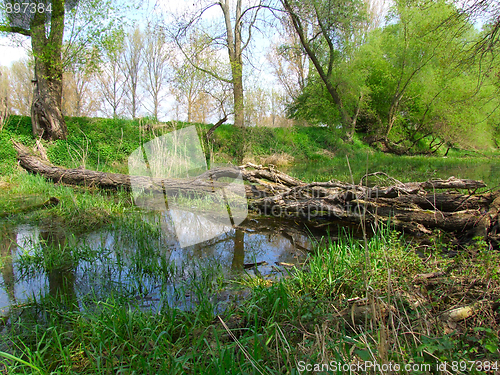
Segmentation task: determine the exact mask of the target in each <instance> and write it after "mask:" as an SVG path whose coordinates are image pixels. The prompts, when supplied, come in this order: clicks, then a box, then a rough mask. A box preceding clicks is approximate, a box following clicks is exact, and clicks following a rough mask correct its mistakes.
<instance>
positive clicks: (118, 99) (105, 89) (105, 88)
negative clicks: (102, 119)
mask: <svg viewBox="0 0 500 375" xmlns="http://www.w3.org/2000/svg"><path fill="white" fill-rule="evenodd" d="M123 51H124V33H123V31H121V30H116V31H115V32H113V33H112V35H111V36H110V37H109V38H107V40H106V41H105V43H104V51H103V53H102V58H101V59H102V60H101V64H100V73H99V87H100V92H101V95H102V102H103V104H104V108H103V110H104V112H105V113H106V114H107V115H111V116H113V118H116V117H118V116H120V115H121V114H122V113H123V110H122V107H121V104H123V103H122V101H123V98H124V96H125V82H126V79H125V75H124V74H123V70H122V68H121V67H122V58H123ZM110 107H111V110H110V111H109V108H110Z"/></svg>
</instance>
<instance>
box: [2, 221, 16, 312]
mask: <svg viewBox="0 0 500 375" xmlns="http://www.w3.org/2000/svg"><path fill="white" fill-rule="evenodd" d="M16 239H17V234H16V231H15V229H14V228H12V227H8V226H6V225H4V226H2V227H0V265H1V267H0V268H1V272H2V278H3V285H4V289H5V292H6V293H7V297H8V298H9V302H10V303H11V304H14V303H15V302H16V296H15V293H14V284H15V282H14V266H13V262H12V251H13V249H15V248H16V246H17V242H16Z"/></svg>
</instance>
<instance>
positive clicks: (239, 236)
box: [231, 229, 245, 271]
mask: <svg viewBox="0 0 500 375" xmlns="http://www.w3.org/2000/svg"><path fill="white" fill-rule="evenodd" d="M244 260H245V232H243V231H242V230H239V229H235V234H234V253H233V262H232V264H231V268H232V269H233V270H235V271H241V270H243V262H244Z"/></svg>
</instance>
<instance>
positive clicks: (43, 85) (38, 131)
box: [31, 1, 68, 140]
mask: <svg viewBox="0 0 500 375" xmlns="http://www.w3.org/2000/svg"><path fill="white" fill-rule="evenodd" d="M52 8H53V9H52V10H53V13H52V18H51V24H50V34H49V36H48V37H47V36H46V23H45V21H46V19H45V14H44V13H43V12H37V13H35V17H34V20H33V23H32V27H31V47H32V50H33V55H34V57H35V79H34V81H33V83H34V90H33V102H32V104H31V122H32V126H33V135H34V136H37V137H40V136H41V137H42V138H44V139H48V140H55V139H66V137H67V135H68V129H67V127H66V122H65V121H64V117H63V114H62V87H63V86H62V75H63V74H62V73H63V68H62V59H61V51H62V41H63V32H64V2H60V1H54V2H53V6H52Z"/></svg>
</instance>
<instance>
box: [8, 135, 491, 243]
mask: <svg viewBox="0 0 500 375" xmlns="http://www.w3.org/2000/svg"><path fill="white" fill-rule="evenodd" d="M14 145H15V147H16V149H17V152H18V159H19V162H20V164H21V166H22V167H23V168H25V169H26V170H28V171H29V172H32V173H37V174H41V175H43V176H45V177H47V178H49V179H51V180H53V181H54V182H63V183H66V184H78V185H87V186H96V187H101V188H115V189H116V188H125V189H130V188H131V181H134V183H136V184H140V185H141V186H143V187H144V189H145V190H146V191H148V190H150V191H161V192H165V191H177V192H179V191H182V192H184V193H190V192H203V193H211V192H213V191H214V189H217V188H219V187H220V188H222V187H224V188H225V189H231V185H230V184H228V183H227V182H222V181H223V180H221V179H222V178H224V177H233V178H234V177H236V176H237V175H238V174H239V173H241V176H242V178H243V180H245V181H246V184H245V191H246V196H247V198H248V207H249V208H250V209H252V210H254V211H256V212H257V213H261V214H265V215H272V216H275V217H282V218H293V219H303V220H304V219H305V220H306V221H308V222H309V223H311V224H313V226H316V227H321V226H325V225H329V224H330V223H339V222H342V223H344V224H345V223H352V224H355V225H358V224H361V223H364V224H366V227H367V228H370V226H372V225H376V224H377V223H379V222H386V221H389V220H390V221H391V223H392V224H393V225H394V226H395V227H396V228H397V229H400V230H404V231H406V232H410V233H413V234H417V235H428V234H430V233H432V230H434V229H440V230H444V231H446V232H450V233H455V234H457V237H461V236H466V237H467V238H472V237H474V236H481V237H483V238H485V239H487V240H489V241H490V243H491V244H492V245H493V246H494V247H498V243H499V241H500V231H499V230H498V229H499V224H500V223H499V213H500V192H487V193H482V194H477V193H476V191H477V189H479V188H484V187H485V186H486V185H485V184H484V183H483V182H482V181H475V180H464V179H457V178H454V177H450V178H449V179H447V180H442V179H435V180H430V181H424V182H410V183H401V182H399V181H397V180H393V185H392V186H372V187H367V186H364V185H362V184H361V183H360V184H359V185H355V184H349V183H343V182H340V181H333V180H332V181H328V182H313V183H304V182H302V181H300V180H298V179H295V178H293V177H291V176H289V175H286V174H284V173H282V172H280V171H277V170H275V169H274V168H272V167H262V166H260V165H254V164H250V163H248V164H245V165H243V166H240V167H235V168H215V169H212V170H209V171H207V172H205V173H203V174H201V175H200V176H198V177H196V178H190V179H168V180H166V179H164V180H162V179H154V178H153V179H152V178H149V177H145V176H128V175H124V174H114V173H104V172H96V171H92V170H87V169H65V168H61V167H56V166H54V165H51V164H50V163H49V162H48V161H44V160H42V159H40V158H39V157H37V156H35V155H33V154H32V153H31V152H30V150H28V149H27V148H26V147H24V146H23V145H21V144H19V143H14ZM219 180H221V181H219ZM361 182H363V179H362V181H361ZM464 191H466V192H464Z"/></svg>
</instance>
